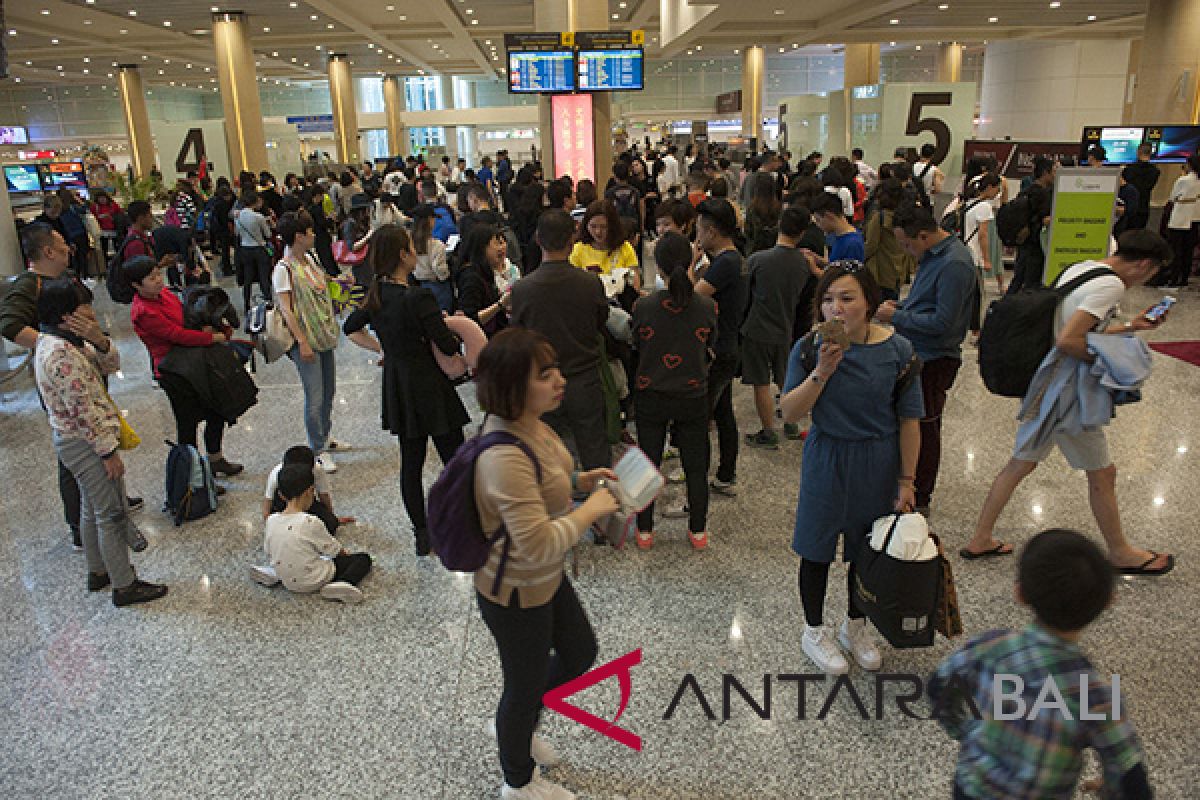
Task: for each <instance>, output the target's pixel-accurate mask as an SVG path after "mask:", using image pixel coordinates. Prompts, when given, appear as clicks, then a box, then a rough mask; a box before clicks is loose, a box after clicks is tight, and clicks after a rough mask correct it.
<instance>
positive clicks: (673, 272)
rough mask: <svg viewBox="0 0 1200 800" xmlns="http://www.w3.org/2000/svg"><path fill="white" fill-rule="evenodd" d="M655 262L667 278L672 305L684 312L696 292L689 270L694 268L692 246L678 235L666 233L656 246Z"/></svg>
mask: <svg viewBox="0 0 1200 800" xmlns="http://www.w3.org/2000/svg"><path fill="white" fill-rule="evenodd" d="M654 260H655V262H656V263H657V264H658V268H659V270H660V271H661V272H662V273H663V274H665V275H666V276H667V291H669V292H670V293H671V303H672V304H673V305H674V306H675V308H677V309H680V310H683V309H685V308H687V307H688V305H689V304H690V303H691V302H692V295H693V293H694V291H695V289H694V287H693V286H692V278H691V276H690V275H688V270H689V269H691V266H692V245H691V243H690V242H688V240H687V238H686V237H684V236H682V235H680V234H678V233H666V234H663V235H662V236H660V237H659V239H658V242H657V243H656V244H655V245H654Z"/></svg>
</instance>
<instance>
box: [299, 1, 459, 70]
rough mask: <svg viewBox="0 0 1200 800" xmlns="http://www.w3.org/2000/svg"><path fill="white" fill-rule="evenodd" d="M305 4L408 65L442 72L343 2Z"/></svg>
mask: <svg viewBox="0 0 1200 800" xmlns="http://www.w3.org/2000/svg"><path fill="white" fill-rule="evenodd" d="M305 3H306V4H307V5H308V6H309V7H310V8H312V9H313V10H314V11H319V12H320V13H322V14H324V15H325V16H327V17H329V18H330V19H333V20H336V21H338V22H340V23H341V24H343V25H345V26H346V27H347V28H349V29H350V30H352V31H354V32H355V33H357V34H358V35H359V36H361V37H363V39H365V40H366V41H368V42H374V43H375V46H376V47H382V48H383V49H384V50H387V51H388V52H390V53H392V54H394V55H396V56H399V57H400V58H403V59H404V60H405V61H407V62H408V63H410V64H414V65H416V66H417V67H420V68H421V69H423V70H425V71H426V72H430V73H432V72H440V71H441V70H440V68H439V67H435V66H433V64H431V63H429V62H428V61H426V60H425V59H424V58H421V57H420V56H418V55H417V54H416V53H415V52H413V51H412V50H409V49H408V48H407V47H402V46H400V45H399V44H397V43H396V42H395V41H394V40H392V39H390V38H388V37H387V36H384V35H382V34H381V33H380V32H379V31H378V30H377V29H376V28H374V27H373V26H371V25H368V24H367V23H366V22H363V21H362V20H361V19H359V18H358V17H357V16H355V15H354V14H352V13H350V12H349V11H348V10H347V9H346V8H345V7H344V5H343V4H342V3H341V2H337V0H305Z"/></svg>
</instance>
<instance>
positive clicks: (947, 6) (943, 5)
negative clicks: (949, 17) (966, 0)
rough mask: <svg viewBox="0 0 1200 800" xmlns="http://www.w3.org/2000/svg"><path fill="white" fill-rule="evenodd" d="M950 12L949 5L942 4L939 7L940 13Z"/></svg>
mask: <svg viewBox="0 0 1200 800" xmlns="http://www.w3.org/2000/svg"><path fill="white" fill-rule="evenodd" d="M949 10H950V4H949V3H942V4H941V5H940V6H938V11H949Z"/></svg>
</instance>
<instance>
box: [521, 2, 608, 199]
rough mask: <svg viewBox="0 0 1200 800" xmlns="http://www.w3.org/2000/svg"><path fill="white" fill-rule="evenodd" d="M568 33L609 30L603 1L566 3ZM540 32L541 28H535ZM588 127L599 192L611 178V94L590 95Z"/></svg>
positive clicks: (606, 3)
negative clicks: (592, 132) (592, 131)
mask: <svg viewBox="0 0 1200 800" xmlns="http://www.w3.org/2000/svg"><path fill="white" fill-rule="evenodd" d="M567 20H568V22H569V23H570V27H569V28H565V29H564V30H569V31H606V30H608V28H609V10H608V2H607V0H568V2H567ZM539 30H541V29H539ZM592 127H593V128H594V129H595V131H596V139H595V146H596V186H597V187H600V188H601V189H602V190H603V187H604V186H605V185H606V184H607V183H608V179H609V178H611V177H612V165H613V136H612V95H611V94H609V93H608V92H592Z"/></svg>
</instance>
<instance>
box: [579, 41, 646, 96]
mask: <svg viewBox="0 0 1200 800" xmlns="http://www.w3.org/2000/svg"><path fill="white" fill-rule="evenodd" d="M577 60H578V62H579V88H580V89H581V90H582V91H585V92H621V91H637V90H640V89H642V88H644V74H645V54H644V52H643V51H642V50H641V49H636V50H635V49H613V50H580V51H579V54H578V56H577Z"/></svg>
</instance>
